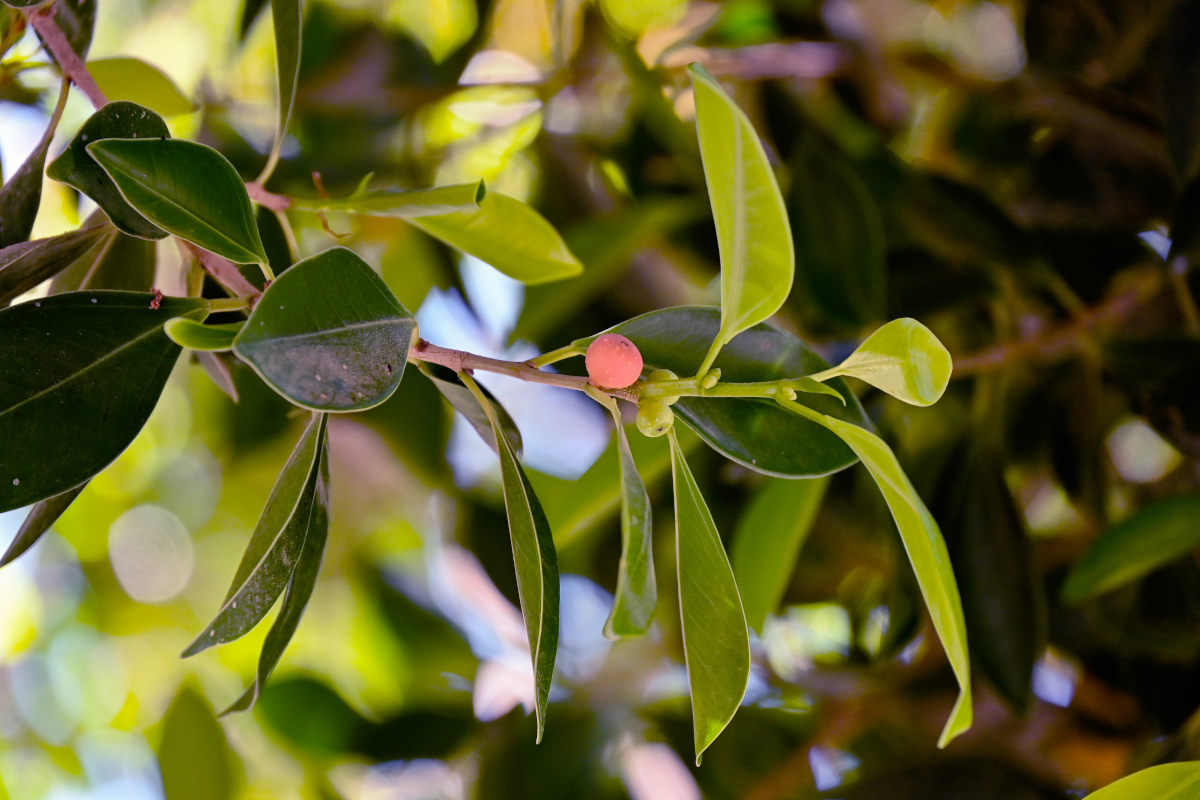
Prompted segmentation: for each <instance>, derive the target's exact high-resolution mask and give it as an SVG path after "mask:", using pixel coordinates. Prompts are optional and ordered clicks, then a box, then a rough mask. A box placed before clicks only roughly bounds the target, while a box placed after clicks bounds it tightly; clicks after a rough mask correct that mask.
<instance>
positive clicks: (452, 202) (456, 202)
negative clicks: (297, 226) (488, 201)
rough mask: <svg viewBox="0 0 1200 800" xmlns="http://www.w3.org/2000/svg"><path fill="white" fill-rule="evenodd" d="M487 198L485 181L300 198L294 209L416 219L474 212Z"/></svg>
mask: <svg viewBox="0 0 1200 800" xmlns="http://www.w3.org/2000/svg"><path fill="white" fill-rule="evenodd" d="M486 196H487V187H486V186H485V185H484V183H483V181H479V182H478V183H457V184H454V185H453V186H435V187H433V188H432V189H413V190H410V191H395V190H383V191H378V192H358V191H355V192H354V193H353V194H350V195H349V196H347V197H340V198H337V199H335V200H322V199H319V198H316V199H300V198H297V199H296V200H295V201H294V202H293V206H294V207H295V208H301V209H306V210H309V211H345V212H348V213H350V214H366V215H369V216H374V217H398V218H400V219H413V218H415V217H430V216H439V215H446V214H454V213H457V212H467V213H472V212H474V211H475V210H476V209H478V208H479V204H480V203H482V202H483V199H484V198H485V197H486Z"/></svg>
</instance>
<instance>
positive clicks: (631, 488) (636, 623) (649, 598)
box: [604, 401, 658, 639]
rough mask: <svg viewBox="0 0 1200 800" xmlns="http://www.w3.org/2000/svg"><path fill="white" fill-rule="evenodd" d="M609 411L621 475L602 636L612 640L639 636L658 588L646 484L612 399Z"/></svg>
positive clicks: (650, 617) (647, 624) (650, 615)
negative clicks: (617, 549)
mask: <svg viewBox="0 0 1200 800" xmlns="http://www.w3.org/2000/svg"><path fill="white" fill-rule="evenodd" d="M609 410H610V411H611V412H612V415H613V422H614V424H615V426H616V441H617V457H618V461H619V465H620V474H621V561H620V564H619V566H618V568H617V591H616V593H615V597H614V598H613V607H612V612H611V613H610V614H609V615H608V620H607V621H606V622H605V623H604V635H605V636H607V637H609V638H610V639H616V638H619V637H622V636H640V635H641V634H643V633H645V632H646V631H647V630H648V629H649V628H650V623H651V622H652V621H653V619H654V607H655V606H656V605H657V604H658V587H657V586H656V584H655V582H654V540H653V538H652V534H653V532H654V526H653V524H652V522H651V517H650V496H649V495H648V494H646V484H644V483H642V477H641V475H639V474H638V469H637V463H636V462H635V461H634V460H633V453H632V452H631V451H630V449H629V439H628V437H626V436H625V425H624V423H623V422H622V420H621V411H620V409H619V408H617V404H616V401H612V402H611V404H610V405H609Z"/></svg>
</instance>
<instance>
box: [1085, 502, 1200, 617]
mask: <svg viewBox="0 0 1200 800" xmlns="http://www.w3.org/2000/svg"><path fill="white" fill-rule="evenodd" d="M1197 520H1200V495H1197V494H1189V495H1180V496H1176V497H1168V498H1166V499H1164V500H1159V501H1157V502H1154V503H1151V504H1149V505H1147V506H1144V507H1143V508H1141V509H1140V510H1138V511H1137V513H1135V514H1134V515H1133V516H1131V517H1129V518H1128V519H1126V520H1124V521H1122V522H1119V523H1117V524H1116V525H1113V526H1112V527H1111V528H1109V529H1108V530H1106V531H1105V532H1104V533H1103V534H1101V536H1100V538H1099V539H1097V540H1096V542H1095V544H1093V545H1092V546H1091V547H1090V548H1088V550H1087V552H1086V553H1084V554H1083V556H1082V557H1081V558H1080V559H1079V560H1078V561H1076V562H1075V566H1074V567H1072V568H1071V572H1070V574H1068V575H1067V580H1066V582H1065V583H1064V584H1063V588H1062V597H1063V601H1064V602H1066V603H1082V602H1083V601H1084V600H1087V599H1088V598H1090V597H1095V596H1096V595H1098V594H1103V593H1104V592H1107V591H1110V590H1112V589H1116V588H1117V587H1119V586H1124V585H1125V584H1127V583H1131V582H1132V581H1135V580H1137V579H1138V578H1140V577H1142V576H1143V575H1146V574H1148V573H1150V572H1152V571H1153V570H1155V569H1157V568H1158V567H1161V566H1163V565H1164V564H1167V563H1169V562H1171V561H1174V560H1175V559H1177V558H1179V557H1181V556H1183V555H1185V554H1187V553H1188V552H1190V551H1192V550H1194V549H1195V548H1196V547H1197V546H1198V545H1200V525H1197V524H1196V521H1197Z"/></svg>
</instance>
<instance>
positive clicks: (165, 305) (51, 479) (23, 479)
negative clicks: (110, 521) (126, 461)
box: [0, 292, 207, 511]
mask: <svg viewBox="0 0 1200 800" xmlns="http://www.w3.org/2000/svg"><path fill="white" fill-rule="evenodd" d="M153 299H154V297H153V296H152V295H150V294H148V293H137V292H76V293H71V294H61V295H55V296H53V297H48V298H45V299H42V300H34V301H30V302H28V303H21V304H19V305H16V306H12V307H10V308H6V309H3V310H0V441H2V442H4V446H3V447H0V511H7V510H9V509H12V508H19V507H20V506H24V505H29V504H30V503H36V502H37V501H39V500H44V499H46V498H48V497H53V496H54V495H57V494H61V493H63V492H65V491H67V490H68V489H71V488H72V487H75V486H78V485H79V484H81V483H83V482H84V481H86V480H87V479H89V478H91V477H92V476H93V475H95V474H96V473H97V472H99V471H100V470H102V469H103V468H104V467H106V466H107V465H108V464H109V462H111V461H112V460H113V459H115V458H116V457H117V456H118V455H120V454H121V451H122V450H124V449H125V447H126V446H127V445H128V444H129V443H130V442H131V441H133V437H134V436H136V435H137V433H138V431H140V430H141V428H142V425H143V424H144V423H145V421H146V418H147V417H149V416H150V412H151V411H152V410H153V409H154V405H155V403H157V402H158V396H159V394H160V393H161V392H162V387H163V384H165V383H166V380H167V376H168V375H169V374H170V372H171V368H172V367H173V366H174V365H175V361H176V359H177V358H178V356H179V346H178V345H176V344H175V343H174V342H172V341H171V340H170V339H168V338H167V337H166V335H165V334H164V333H163V332H162V326H163V323H164V322H166V321H167V320H169V319H171V318H173V317H179V316H190V317H200V316H203V315H204V314H205V313H206V310H207V303H206V302H205V301H203V300H198V299H188V298H178V297H167V298H163V300H162V302H161V303H160V304H159V307H158V308H157V309H155V308H151V302H152V301H153Z"/></svg>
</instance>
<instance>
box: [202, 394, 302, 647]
mask: <svg viewBox="0 0 1200 800" xmlns="http://www.w3.org/2000/svg"><path fill="white" fill-rule="evenodd" d="M324 442H325V415H324V414H317V415H315V416H314V417H313V419H312V421H311V422H310V423H309V425H308V427H307V428H306V429H305V430H304V435H302V436H301V437H300V441H298V442H297V443H296V447H295V449H293V450H292V454H291V455H290V456H289V457H288V460H287V463H286V464H284V465H283V469H282V471H280V473H279V478H278V479H277V480H276V481H275V486H274V488H273V489H271V496H270V497H268V498H267V504H266V506H264V507H263V512H262V516H260V517H259V519H258V524H257V525H256V526H255V528H254V534H253V535H252V536H251V537H250V544H249V545H247V547H246V552H245V553H244V554H243V555H242V560H241V563H240V564H238V568H237V573H236V574H235V575H234V578H233V583H232V585H230V587H229V591H228V592H227V593H226V595H225V601H224V602H223V603H222V604H221V608H220V609H219V610H218V611H217V614H216V616H215V617H214V618H213V621H212V622H210V623H209V624H208V627H207V628H205V629H204V630H203V631H202V632H201V633H200V635H199V636H197V637H196V640H195V641H193V642H192V643H191V644H190V645H189V646H188V648H187V649H186V650H184V651H183V655H184V657H185V658H186V657H187V656H193V655H196V654H197V653H200V652H202V651H204V650H206V649H208V648H209V647H212V646H214V645H218V644H224V643H225V642H231V641H233V640H234V639H237V638H240V637H241V636H244V635H245V634H246V633H247V632H248V631H249V630H250V629H251V628H253V627H254V626H255V625H257V624H258V623H259V622H260V621H261V620H262V618H263V617H264V616H266V614H267V612H268V611H270V610H271V606H273V605H274V604H275V601H276V600H277V599H278V598H279V595H280V594H281V593H282V592H283V590H284V588H285V587H286V586H287V584H288V582H289V581H290V580H291V577H292V573H293V571H294V570H295V569H296V564H297V560H298V559H299V558H300V554H301V551H302V550H303V549H304V543H305V541H306V540H307V538H308V536H309V535H310V530H311V528H312V525H313V520H314V519H315V518H316V517H317V516H318V512H317V511H316V505H317V502H318V501H317V499H316V498H317V492H318V487H317V483H318V473H319V472H320V465H321V458H322V453H323V452H324V450H323V448H324Z"/></svg>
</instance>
